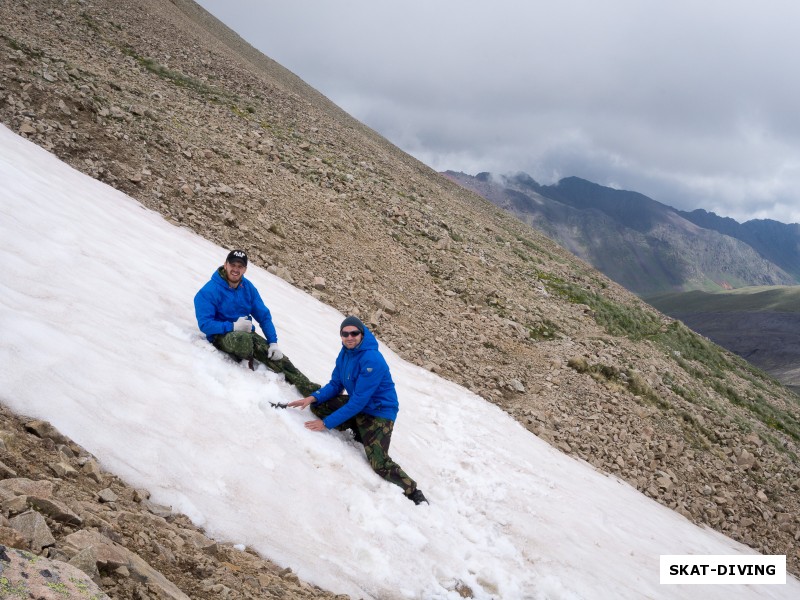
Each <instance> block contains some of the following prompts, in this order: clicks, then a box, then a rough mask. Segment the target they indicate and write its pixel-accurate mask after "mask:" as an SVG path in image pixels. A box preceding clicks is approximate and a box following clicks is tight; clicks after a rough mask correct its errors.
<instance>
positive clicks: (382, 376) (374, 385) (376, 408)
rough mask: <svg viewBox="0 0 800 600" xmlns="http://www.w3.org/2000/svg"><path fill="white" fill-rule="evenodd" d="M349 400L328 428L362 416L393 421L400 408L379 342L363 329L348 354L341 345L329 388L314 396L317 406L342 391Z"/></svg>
mask: <svg viewBox="0 0 800 600" xmlns="http://www.w3.org/2000/svg"><path fill="white" fill-rule="evenodd" d="M343 389H344V390H347V393H348V394H349V396H350V399H349V400H348V402H347V404H345V405H344V406H342V407H341V408H340V409H339V410H337V411H335V412H333V413H331V414H330V415H328V416H327V417H326V418H325V419H323V423H325V427H327V428H328V429H333V428H334V427H338V426H339V425H341V424H342V423H344V422H345V421H347V420H348V419H350V418H352V417H354V416H356V415H357V414H359V413H365V414H368V415H372V416H373V417H382V418H384V419H389V420H390V421H394V420H395V419H396V418H397V411H398V409H399V407H400V405H399V403H398V402H397V392H396V391H395V389H394V381H392V374H391V373H390V372H389V365H388V364H386V360H385V359H384V358H383V355H382V354H381V353H380V351H379V350H378V340H376V339H375V336H374V335H372V332H371V331H370V330H369V329H367V328H366V327H365V328H364V339H363V340H362V341H361V343H360V344H359V345H358V346H356V347H355V348H353V349H352V350H348V349H347V348H345V346H344V345H342V349H341V351H340V352H339V356H337V357H336V366H335V367H334V369H333V374H332V375H331V380H330V382H328V384H327V385H326V386H325V387H323V388H321V389H319V390H317V391H316V392H314V393H313V394H311V395H312V396H314V398H316V399H317V402H327V401H328V400H330V399H331V398H334V397H335V396H338V395H339V394H341V393H342V390H343Z"/></svg>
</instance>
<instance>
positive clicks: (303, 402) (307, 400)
mask: <svg viewBox="0 0 800 600" xmlns="http://www.w3.org/2000/svg"><path fill="white" fill-rule="evenodd" d="M316 400H317V399H316V398H314V396H306V397H305V398H300V400H293V401H292V402H289V404H287V405H286V406H290V407H292V408H296V407H298V406H299V407H300V410H305V408H306V406H308V405H309V404H314V402H316Z"/></svg>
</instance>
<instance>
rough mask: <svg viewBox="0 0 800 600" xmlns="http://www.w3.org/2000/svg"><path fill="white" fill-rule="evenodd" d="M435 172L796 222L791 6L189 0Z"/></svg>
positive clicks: (620, 0)
mask: <svg viewBox="0 0 800 600" xmlns="http://www.w3.org/2000/svg"><path fill="white" fill-rule="evenodd" d="M200 4H201V5H203V6H204V7H205V8H206V9H208V10H209V11H210V12H212V13H214V14H215V15H216V16H217V17H218V18H220V19H221V20H222V21H223V22H225V23H226V24H227V25H228V26H230V27H231V28H233V29H234V30H236V31H237V32H238V33H239V34H240V35H242V36H243V37H244V38H245V39H247V40H248V41H249V42H250V43H251V44H253V45H254V46H256V47H257V48H258V49H260V50H261V51H262V52H264V53H265V54H267V55H268V56H270V57H271V58H273V59H275V60H277V61H278V62H279V63H281V64H282V65H284V66H285V67H287V68H288V69H290V70H292V71H293V72H295V73H296V74H297V75H299V76H300V77H302V78H303V79H304V80H306V81H307V82H308V83H309V84H311V85H313V86H314V87H316V88H317V89H319V90H320V91H321V92H323V93H324V94H325V95H326V96H328V97H329V98H331V99H332V100H333V101H334V102H336V103H337V104H338V105H339V106H341V107H342V108H344V109H345V110H347V111H348V112H349V113H351V114H352V115H353V116H355V117H356V118H358V119H359V120H361V121H363V122H365V123H366V124H368V125H369V126H370V127H372V128H374V129H375V130H377V131H378V132H380V133H381V134H383V135H384V136H386V137H387V138H388V139H390V140H391V141H392V142H394V143H395V144H397V145H398V146H399V147H401V148H402V149H403V150H405V151H407V152H409V153H410V154H412V155H414V156H416V157H417V158H419V159H420V160H422V161H423V162H425V163H426V164H428V165H429V166H431V167H432V168H434V169H437V170H444V169H454V170H461V171H465V172H469V173H473V174H474V173H477V172H478V171H494V172H500V173H502V172H516V171H525V172H527V173H529V174H530V175H531V176H533V177H534V178H535V179H537V180H539V181H541V182H542V183H552V182H553V181H555V180H556V179H557V178H559V177H565V176H569V175H576V176H579V177H585V178H586V179H590V180H592V181H596V182H598V183H601V184H604V185H612V186H614V187H619V188H624V189H632V190H635V191H638V192H641V193H643V194H646V195H648V196H651V197H652V198H654V199H656V200H659V201H661V202H664V203H667V204H670V205H672V206H675V207H677V208H682V209H686V210H692V209H694V208H705V209H707V210H713V211H714V212H716V213H718V214H720V215H723V216H730V217H733V218H735V219H737V220H739V221H745V220H747V219H750V218H772V219H776V220H779V221H783V222H800V206H798V203H797V202H796V196H797V193H796V190H798V189H800V115H799V114H798V110H797V107H798V105H800V102H798V100H800V79H798V78H797V77H795V76H794V65H793V62H794V57H796V56H798V55H800V41H798V36H797V35H796V31H795V30H796V23H798V22H800V3H797V2H795V1H794V0H765V1H764V2H758V3H757V2H755V1H753V0H706V1H705V2H696V1H689V0H673V1H671V2H647V1H641V0H606V1H605V2H594V1H593V0H565V1H563V2H557V3H556V2H550V1H547V2H545V1H543V0H529V1H525V0H516V1H515V0H497V1H496V2H492V3H489V2H485V1H483V0H481V1H478V0H437V1H436V2H426V1H424V0H407V1H406V2H403V3H402V4H397V3H383V2H375V1H374V0H343V1H341V2H314V1H312V0H294V1H293V2H291V3H290V2H277V1H273V0H268V1H263V0H260V1H256V0H240V1H237V2H230V1H229V0H200Z"/></svg>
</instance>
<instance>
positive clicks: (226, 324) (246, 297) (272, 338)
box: [194, 267, 278, 344]
mask: <svg viewBox="0 0 800 600" xmlns="http://www.w3.org/2000/svg"><path fill="white" fill-rule="evenodd" d="M222 273H224V270H223V269H222V267H220V268H219V269H217V270H216V271H215V272H214V274H213V275H212V276H211V279H210V280H209V282H208V283H206V284H205V285H204V286H203V287H202V288H200V291H199V292H197V294H196V295H195V297H194V313H195V315H196V316H197V325H198V327H200V331H202V332H203V333H205V334H206V337H207V338H208V341H209V342H210V341H213V339H214V336H215V335H220V334H225V333H228V332H229V331H233V322H234V321H236V320H237V319H238V318H239V317H248V316H252V317H253V318H255V320H256V321H258V323H259V325H261V330H262V331H263V332H264V337H265V338H266V339H267V341H268V342H269V343H270V344H273V343H275V342H277V341H278V333H277V332H276V331H275V326H274V325H273V324H272V315H271V314H270V312H269V309H268V308H267V307H266V305H265V304H264V301H263V300H261V296H260V295H259V293H258V290H257V289H256V286H254V285H253V284H252V283H250V281H248V280H247V279H245V278H244V277H242V280H241V281H240V282H239V285H238V286H237V287H235V288H232V287H231V286H230V285H228V282H227V281H226V279H225V278H224V277H223V276H222Z"/></svg>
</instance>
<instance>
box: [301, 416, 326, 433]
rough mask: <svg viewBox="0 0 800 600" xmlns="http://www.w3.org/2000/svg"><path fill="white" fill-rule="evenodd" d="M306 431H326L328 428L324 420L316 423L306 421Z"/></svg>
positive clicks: (317, 420) (318, 420)
mask: <svg viewBox="0 0 800 600" xmlns="http://www.w3.org/2000/svg"><path fill="white" fill-rule="evenodd" d="M306 429H310V430H311V431H325V430H326V429H327V427H325V423H323V422H322V419H315V420H314V421H306Z"/></svg>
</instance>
